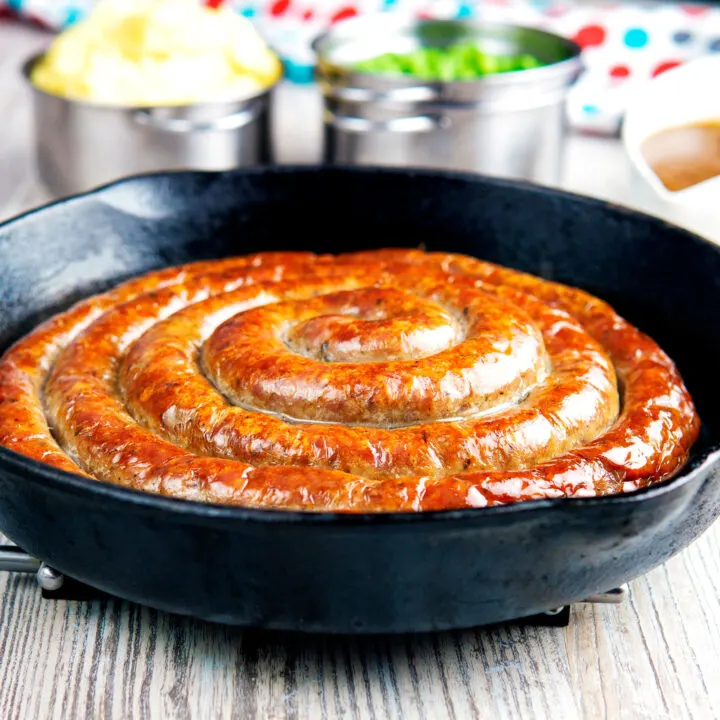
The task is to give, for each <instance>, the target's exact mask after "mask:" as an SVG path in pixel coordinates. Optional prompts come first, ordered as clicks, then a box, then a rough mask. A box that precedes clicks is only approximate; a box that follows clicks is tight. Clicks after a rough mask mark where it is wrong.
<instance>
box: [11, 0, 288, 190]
mask: <svg viewBox="0 0 720 720" xmlns="http://www.w3.org/2000/svg"><path fill="white" fill-rule="evenodd" d="M23 72H24V74H25V77H26V78H27V79H28V81H29V84H30V87H31V88H32V92H33V101H34V115H35V137H36V145H37V148H36V150H37V163H38V172H39V175H40V179H41V180H42V181H43V183H44V184H45V185H46V186H47V188H48V189H49V190H50V191H51V192H52V193H53V194H54V195H56V196H59V197H62V196H67V195H72V194H75V193H80V192H85V191H87V190H89V189H92V188H94V187H97V186H99V185H103V184H105V183H108V182H111V181H113V180H117V179H119V178H123V177H127V176H129V175H135V174H139V173H145V172H155V171H161V170H179V169H193V170H208V171H216V170H228V169H232V168H237V167H245V166H252V165H259V164H267V163H270V162H271V161H272V147H271V137H270V112H271V99H272V92H273V88H274V86H275V85H276V84H277V82H278V81H279V79H280V77H281V74H282V66H281V63H280V61H279V59H278V58H277V57H276V56H275V55H274V53H272V51H271V50H270V49H269V48H268V47H267V46H266V45H265V43H264V42H263V40H262V39H261V38H260V37H259V35H258V34H257V33H256V31H255V29H254V28H253V26H252V25H251V24H250V22H249V21H248V20H246V19H245V18H243V17H241V16H239V15H237V14H236V13H234V12H232V11H230V10H222V9H221V10H215V9H210V8H205V7H202V6H201V5H199V4H198V3H196V2H195V1H194V0H105V1H104V2H101V3H100V4H99V5H98V6H97V8H96V10H95V11H94V12H93V13H92V15H91V16H90V17H89V18H88V19H87V20H85V21H83V22H81V23H78V24H77V25H76V26H73V27H72V28H70V29H69V30H67V31H65V32H64V33H62V34H61V35H59V36H58V37H57V38H56V39H55V41H54V43H53V44H52V46H51V47H50V49H49V50H48V51H47V52H46V53H44V54H43V55H39V56H36V57H34V58H31V59H30V60H29V61H28V62H27V63H26V64H25V66H24V69H23Z"/></svg>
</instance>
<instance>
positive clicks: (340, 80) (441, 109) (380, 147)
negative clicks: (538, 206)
mask: <svg viewBox="0 0 720 720" xmlns="http://www.w3.org/2000/svg"><path fill="white" fill-rule="evenodd" d="M468 40H476V41H477V42H478V44H480V45H481V46H482V47H483V48H484V49H486V50H487V51H488V52H490V53H498V54H501V53H503V54H504V53H524V52H528V53H531V54H533V55H534V56H535V57H537V58H538V59H539V60H540V61H542V62H543V63H547V64H546V65H545V66H544V67H540V68H535V69H532V70H523V71H520V72H510V73H503V74H499V75H490V76H487V77H483V78H480V79H477V80H470V81H456V82H428V81H425V80H421V79H418V78H413V77H409V76H388V75H379V74H378V75H374V74H367V73H360V72H355V71H353V70H352V69H351V68H352V66H353V65H354V63H356V62H357V61H359V60H363V59H366V58H371V57H375V56H377V55H380V54H382V53H385V52H408V51H411V50H413V49H415V48H418V47H420V46H432V47H445V46H448V45H451V44H454V43H456V42H461V41H468ZM315 50H316V52H317V54H318V67H317V76H318V80H319V82H320V85H321V88H322V91H323V95H324V98H325V148H324V157H325V161H326V162H328V163H338V164H350V165H352V164H370V165H401V166H417V167H434V168H446V169H455V170H469V171H477V172H482V173H487V174H490V175H499V176H504V177H514V178H522V179H526V180H534V181H536V182H541V183H547V184H556V183H558V182H559V180H560V171H561V165H562V147H563V139H564V135H565V98H566V95H567V91H568V89H569V88H570V86H571V85H572V84H573V82H574V81H575V79H576V78H577V76H578V75H579V73H580V71H581V62H580V57H579V55H580V48H579V47H578V46H577V45H576V44H575V43H573V42H571V41H569V40H566V39H564V38H561V37H559V36H557V35H553V34H550V33H547V32H543V31H541V30H534V29H530V28H524V27H518V26H511V25H489V24H484V23H480V22H474V21H456V20H422V21H407V20H406V19H402V18H394V17H392V16H387V17H384V18H382V19H379V18H377V17H363V18H358V19H353V20H350V21H346V22H344V23H341V24H339V25H337V26H336V27H335V28H333V29H332V30H330V31H329V32H328V33H326V34H325V35H323V36H321V37H320V38H318V40H316V42H315Z"/></svg>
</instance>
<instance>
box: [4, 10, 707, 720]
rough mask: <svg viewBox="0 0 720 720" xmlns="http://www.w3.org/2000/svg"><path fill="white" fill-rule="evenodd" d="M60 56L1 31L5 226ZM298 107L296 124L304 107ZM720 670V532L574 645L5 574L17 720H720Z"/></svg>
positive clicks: (586, 150)
mask: <svg viewBox="0 0 720 720" xmlns="http://www.w3.org/2000/svg"><path fill="white" fill-rule="evenodd" d="M46 42H47V37H46V36H43V35H42V34H41V33H39V32H37V31H35V30H29V29H26V28H23V27H20V26H16V25H9V24H3V23H0V218H2V217H8V216H10V215H13V214H15V213H17V212H20V211H21V210H23V209H26V208H29V207H32V206H34V205H37V204H40V203H42V202H43V201H45V200H47V199H48V197H47V195H46V194H45V193H44V191H42V190H41V189H40V188H39V186H38V184H37V182H36V180H35V177H34V171H33V163H32V154H31V146H30V114H29V103H28V97H27V93H26V91H25V89H24V88H23V86H22V83H21V82H20V81H19V79H18V67H19V64H20V62H21V59H22V58H24V57H25V56H26V55H28V54H29V53H30V52H32V51H33V50H35V49H36V48H38V47H40V46H42V45H43V44H45V43H46ZM285 92H286V98H285V100H284V101H283V102H285V103H286V104H290V103H292V104H293V106H295V104H296V103H295V100H296V98H295V96H293V95H292V93H298V92H300V91H299V90H296V89H292V88H290V89H288V90H286V91H285ZM297 147H299V146H298V145H297V143H296V144H295V145H294V146H293V145H292V143H290V144H289V145H288V146H287V148H286V156H287V159H293V160H296V159H298V158H297V157H293V152H297ZM621 162H622V155H621V153H620V152H619V147H618V144H617V143H616V142H615V141H612V140H598V139H594V140H592V139H582V138H575V139H573V140H572V142H571V144H570V153H569V158H568V170H567V174H566V184H567V185H569V186H570V187H572V188H575V189H578V190H580V191H584V192H588V193H591V194H592V193H594V194H597V195H601V196H605V197H609V198H612V197H617V198H618V199H625V200H627V196H626V195H625V193H624V191H623V185H622V183H623V179H622V177H620V176H619V175H617V168H618V167H619V165H618V163H621ZM613 173H615V175H614V174H613ZM0 262H2V258H0ZM0 312H1V309H0ZM1 537H2V536H0V538H1ZM719 660H720V523H718V524H716V525H715V527H714V528H713V529H711V530H710V531H708V532H707V533H706V534H705V535H704V536H703V537H702V538H701V539H700V540H698V541H697V542H696V543H695V544H694V545H693V546H692V547H690V548H688V549H687V550H685V551H684V552H682V553H680V554H679V555H677V556H676V557H675V558H673V559H672V560H670V561H669V562H668V563H667V564H665V565H664V566H662V567H660V568H657V569H656V570H654V571H652V572H651V573H650V574H648V575H647V576H645V577H642V578H639V579H637V580H635V581H634V582H632V583H631V585H630V596H629V598H628V599H627V600H626V601H625V603H624V604H622V605H619V606H613V605H599V606H593V605H581V606H576V607H575V608H573V614H572V617H571V622H570V625H569V626H568V627H566V628H541V627H525V628H523V627H520V626H506V627H501V628H499V629H498V628H496V629H479V630H472V631H466V632H453V633H443V634H435V635H421V636H403V637H382V638H356V639H352V638H351V639H347V638H333V637H302V636H295V635H284V634H268V633H261V632H255V631H253V632H250V631H242V630H239V629H235V628H227V627H222V626H215V625H211V624H207V623H202V622H196V621H194V620H190V619H186V618H182V617H176V616H172V615H168V614H164V613H160V612H156V611H154V610H149V609H146V608H142V607H138V606H136V605H132V604H130V603H127V602H122V601H119V600H118V601H116V600H103V601H94V602H65V601H59V600H52V601H51V600H43V599H42V598H41V596H40V593H39V591H38V589H37V587H36V585H35V583H34V580H33V579H32V578H31V577H29V576H22V575H12V574H0V719H2V720H16V719H17V720H28V719H35V718H40V719H43V720H44V718H83V719H84V718H122V719H126V718H128V719H129V718H216V717H217V718H262V719H267V718H286V717H287V718H336V717H348V718H356V719H358V720H366V719H371V718H372V719H373V720H376V719H377V720H379V719H381V718H397V719H402V720H410V719H411V718H427V719H428V720H440V719H441V718H456V719H458V720H460V719H463V718H474V719H476V720H485V719H488V718H491V719H495V718H533V719H534V718H538V719H539V718H553V719H554V720H564V719H565V718H567V719H569V720H574V719H575V718H588V719H592V720H595V718H611V719H613V720H614V719H615V718H628V719H629V720H630V719H632V720H640V719H643V718H647V719H648V720H656V719H657V718H665V717H667V718H673V720H679V719H680V718H692V720H703V719H705V718H720V670H719V669H718V668H719V664H718V663H719Z"/></svg>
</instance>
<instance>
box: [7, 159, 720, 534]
mask: <svg viewBox="0 0 720 720" xmlns="http://www.w3.org/2000/svg"><path fill="white" fill-rule="evenodd" d="M320 173H333V174H337V175H378V174H381V175H388V176H404V177H410V178H412V177H421V178H422V177H425V178H441V179H444V180H450V181H459V182H465V183H470V184H478V185H491V186H495V187H507V188H519V189H522V190H524V191H526V192H530V193H537V194H540V195H549V196H552V197H556V198H564V199H567V200H571V201H573V202H575V203H582V204H589V205H593V206H596V207H598V206H599V207H604V208H606V210H608V211H609V212H611V213H613V214H616V215H623V216H627V217H632V218H636V219H638V220H642V221H643V222H645V223H648V224H650V225H651V226H654V227H656V228H658V229H661V228H663V229H670V230H672V231H673V232H674V233H675V235H676V237H677V238H678V239H680V238H682V239H683V240H685V241H690V242H693V243H696V244H701V245H706V246H709V247H710V248H712V249H713V251H715V252H720V246H718V245H717V244H715V243H713V242H712V241H711V240H708V239H707V238H704V237H702V236H700V235H696V234H694V233H692V232H690V231H689V230H686V229H684V228H680V227H678V226H676V225H673V224H672V223H669V222H667V221H665V220H662V219H661V218H657V217H653V216H651V215H647V214H645V213H642V212H640V211H638V210H634V209H632V208H628V207H625V206H622V205H617V204H615V203H612V202H608V201H605V200H600V199H597V198H592V197H587V196H583V195H580V194H577V193H573V192H569V191H567V190H562V189H557V188H551V187H545V186H541V185H535V184H533V183H530V182H528V181H523V180H511V179H505V178H495V177H490V176H487V175H480V174H473V173H463V172H456V171H446V170H433V169H425V168H391V167H376V166H362V167H357V166H348V165H335V166H332V167H323V166H313V165H283V166H258V167H253V168H243V169H238V170H231V171H213V172H204V171H195V170H170V171H164V172H153V173H143V174H138V175H133V176H130V177H126V178H122V179H120V180H116V181H114V182H111V183H107V184H104V185H101V186H99V187H97V188H95V189H93V190H90V191H88V192H84V193H79V194H76V195H71V196H68V197H64V198H60V199H57V200H54V201H53V202H50V203H46V204H44V205H42V206H39V207H37V208H32V209H30V210H27V211H25V212H23V213H21V214H19V215H17V216H14V217H12V218H9V219H8V220H5V221H4V222H2V223H0V240H2V233H3V232H5V231H7V229H8V228H10V229H12V227H13V226H15V225H20V224H24V223H25V222H27V221H31V220H33V219H34V218H35V217H36V216H38V215H42V214H44V213H48V212H50V211H51V210H53V209H55V208H58V207H62V206H66V205H75V204H81V203H83V202H85V201H88V200H100V201H102V198H103V195H105V194H106V193H108V192H111V191H113V190H114V189H115V188H117V187H120V186H124V185H130V184H133V183H137V182H138V181H146V180H152V179H156V180H160V179H166V178H173V177H176V176H181V177H182V176H186V177H205V178H208V179H212V178H217V177H226V176H246V177H247V176H268V175H270V176H272V175H303V174H305V175H317V174H320ZM3 350H4V349H3ZM718 462H720V443H716V444H713V445H711V446H710V447H708V448H705V449H704V450H703V451H702V452H701V453H700V455H699V456H698V457H695V458H694V459H693V458H691V459H690V461H689V462H688V463H687V464H686V466H685V467H684V468H683V469H681V470H680V472H679V473H678V474H677V475H675V476H674V477H672V478H669V479H667V480H664V481H662V482H659V483H656V484H653V485H650V486H648V487H645V488H642V489H640V490H634V491H631V492H622V493H617V494H614V495H605V496H594V497H578V498H573V497H561V498H545V499H538V500H528V501H522V502H515V503H510V504H507V505H497V506H492V507H484V508H459V509H453V510H437V511H426V512H384V513H344V512H319V511H312V510H310V511H308V510H283V509H277V508H253V507H242V506H233V505H223V504H217V503H204V502H200V501H195V500H185V499H182V498H177V497H171V496H164V495H159V494H155V493H151V492H147V491H143V490H136V489H133V488H128V487H124V486H121V485H116V484H113V483H109V482H103V481H98V480H95V479H92V478H86V477H83V476H82V475H78V474H75V473H71V472H66V471H63V470H59V469H57V468H54V467H52V466H51V465H46V464H44V463H42V462H40V461H38V460H34V459H32V458H29V457H26V456H24V455H21V454H19V453H17V452H15V451H13V450H10V449H9V448H5V447H0V472H3V471H5V470H11V471H12V470H14V471H16V472H19V473H21V474H22V475H23V478H24V480H23V481H31V482H34V483H36V484H37V483H40V484H42V485H44V486H45V487H48V488H50V489H53V490H55V491H61V492H69V493H72V494H74V495H76V496H82V497H84V498H85V499H87V500H91V499H93V497H95V498H98V497H99V498H105V499H108V500H113V501H116V502H121V503H127V504H129V505H132V506H134V509H135V510H140V511H144V512H151V513H152V512H157V511H162V512H165V513H173V515H175V517H176V518H177V519H180V518H185V519H188V520H191V519H194V520H207V519H212V520H213V521H218V520H226V521H231V522H238V521H242V522H254V523H271V524H277V523H280V524H291V525H296V524H304V525H320V526H327V525H331V526H333V527H343V528H351V527H359V526H366V525H373V526H378V525H382V526H389V527H405V526H407V525H408V524H412V525H416V524H418V523H421V524H426V523H431V522H432V523H437V522H452V523H456V522H459V523H462V524H467V523H470V522H471V521H473V520H474V521H478V520H480V521H483V522H486V521H490V520H491V519H501V518H504V517H505V516H507V515H516V514H519V513H528V512H533V511H541V512H542V511H548V512H550V511H557V510H565V509H569V508H571V507H575V506H576V507H577V508H578V509H580V508H589V507H595V506H600V507H608V508H609V507H610V506H612V505H619V504H622V505H625V504H628V503H630V504H635V503H641V502H645V501H649V500H651V499H654V498H658V497H661V496H664V495H667V494H669V493H672V492H674V491H676V490H680V489H681V488H682V487H684V486H686V485H688V484H690V483H692V482H693V481H694V480H695V479H697V478H698V477H702V476H705V475H707V474H708V472H709V471H710V470H711V469H712V468H713V467H714V466H715V465H716V464H717V463H718Z"/></svg>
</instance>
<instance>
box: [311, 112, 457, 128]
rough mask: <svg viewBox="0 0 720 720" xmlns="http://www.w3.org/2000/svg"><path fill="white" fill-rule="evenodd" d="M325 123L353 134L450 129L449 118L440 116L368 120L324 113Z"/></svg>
mask: <svg viewBox="0 0 720 720" xmlns="http://www.w3.org/2000/svg"><path fill="white" fill-rule="evenodd" d="M325 122H326V124H328V125H332V126H333V127H336V128H337V129H338V130H344V131H345V132H354V133H369V132H394V133H424V132H430V131H431V130H437V129H443V130H444V129H446V128H448V127H450V118H448V117H445V116H442V115H415V116H413V117H404V118H393V119H392V120H368V119H366V118H360V117H353V116H350V115H335V114H334V113H332V112H330V111H326V113H325Z"/></svg>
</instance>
